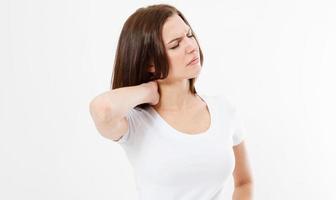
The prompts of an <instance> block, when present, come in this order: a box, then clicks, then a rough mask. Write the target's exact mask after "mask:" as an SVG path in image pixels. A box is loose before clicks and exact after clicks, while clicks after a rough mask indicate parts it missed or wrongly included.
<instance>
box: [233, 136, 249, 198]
mask: <svg viewBox="0 0 336 200" xmlns="http://www.w3.org/2000/svg"><path fill="white" fill-rule="evenodd" d="M233 151H234V155H235V160H236V165H235V169H234V171H233V178H234V192H233V196H232V199H233V200H252V199H253V189H254V188H253V178H252V171H251V167H250V164H249V158H248V154H247V149H246V147H245V143H244V141H243V142H241V143H240V144H238V145H236V146H233Z"/></svg>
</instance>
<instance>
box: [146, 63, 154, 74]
mask: <svg viewBox="0 0 336 200" xmlns="http://www.w3.org/2000/svg"><path fill="white" fill-rule="evenodd" d="M147 70H148V72H151V73H154V72H155V66H154V65H153V64H150V65H149V66H148V68H147Z"/></svg>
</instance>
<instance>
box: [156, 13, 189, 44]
mask: <svg viewBox="0 0 336 200" xmlns="http://www.w3.org/2000/svg"><path fill="white" fill-rule="evenodd" d="M189 29H190V27H189V26H188V25H187V24H186V23H185V22H184V21H183V19H182V18H181V17H180V16H178V15H173V16H171V17H169V18H168V19H167V21H166V22H165V24H164V25H163V28H162V38H163V40H164V42H165V43H168V42H169V41H170V40H173V39H174V38H176V37H180V36H183V35H184V34H185V33H187V32H188V31H189Z"/></svg>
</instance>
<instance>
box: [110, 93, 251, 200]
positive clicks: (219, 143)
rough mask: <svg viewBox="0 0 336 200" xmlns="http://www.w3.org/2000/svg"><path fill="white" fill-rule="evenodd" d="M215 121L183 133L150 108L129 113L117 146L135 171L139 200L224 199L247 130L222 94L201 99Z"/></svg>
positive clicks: (134, 109) (136, 109)
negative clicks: (237, 148) (196, 131)
mask: <svg viewBox="0 0 336 200" xmlns="http://www.w3.org/2000/svg"><path fill="white" fill-rule="evenodd" d="M199 96H200V97H201V99H202V100H203V101H204V102H205V103H206V104H207V107H208V110H209V112H210V116H211V125H210V128H209V129H208V130H207V131H205V132H203V133H199V134H194V135H191V134H187V133H183V132H179V131H178V130H176V129H174V128H173V127H172V126H170V125H169V124H168V123H167V122H166V121H165V120H164V119H163V118H162V117H161V116H160V115H159V114H158V113H157V112H156V111H155V110H154V108H152V107H149V108H148V109H141V108H139V109H138V108H133V109H131V110H130V111H129V113H128V114H127V116H126V117H127V118H128V121H129V131H128V132H127V133H126V134H125V135H124V136H123V137H122V138H121V139H119V140H118V141H116V142H117V143H119V144H120V145H121V146H122V147H123V149H124V150H125V152H126V154H127V157H128V160H129V161H130V164H131V165H132V166H133V169H134V175H135V182H136V186H137V191H138V197H139V200H224V199H226V198H224V197H227V194H225V192H224V189H225V187H226V183H227V180H228V179H229V178H230V176H232V172H233V170H234V167H235V158H234V153H233V149H232V146H234V145H237V144H239V143H240V142H241V141H242V140H243V138H244V134H245V131H244V126H243V123H242V121H241V120H240V117H239V114H238V113H237V110H236V108H235V106H233V104H231V103H230V102H229V101H228V99H227V98H225V97H224V96H223V95H217V96H204V95H199Z"/></svg>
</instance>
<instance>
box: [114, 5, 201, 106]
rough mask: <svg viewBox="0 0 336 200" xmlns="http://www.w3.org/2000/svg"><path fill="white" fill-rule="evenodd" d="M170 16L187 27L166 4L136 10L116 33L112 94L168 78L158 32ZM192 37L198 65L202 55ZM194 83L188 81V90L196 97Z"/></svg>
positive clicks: (160, 33)
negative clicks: (197, 51) (197, 53)
mask: <svg viewBox="0 0 336 200" xmlns="http://www.w3.org/2000/svg"><path fill="white" fill-rule="evenodd" d="M174 14H177V15H178V16H180V17H181V18H182V20H183V21H184V22H185V23H186V24H187V25H188V26H190V24H189V22H188V21H187V19H186V18H185V17H184V15H183V14H182V13H181V12H180V11H179V10H177V9H176V8H175V7H173V6H171V5H167V4H157V5H150V6H147V7H143V8H139V9H137V10H136V11H135V12H134V13H133V14H132V15H131V16H129V17H128V19H127V20H126V22H125V23H124V26H123V28H122V31H121V33H120V36H119V41H118V46H117V50H116V54H115V60H114V71H113V73H112V78H111V89H112V90H113V89H117V88H121V87H127V86H136V85H140V84H142V83H146V82H149V81H152V80H157V79H164V78H166V77H167V76H168V72H169V61H168V56H167V53H166V50H165V47H164V42H163V39H162V28H163V25H164V23H165V22H166V20H167V18H169V17H170V16H172V15H174ZM190 28H191V26H190ZM191 31H192V29H191ZM192 32H193V31H192ZM193 35H194V37H195V40H196V42H197V44H198V46H199V52H200V61H201V65H202V64H203V53H202V50H201V48H200V45H199V42H198V40H197V38H196V35H195V33H194V32H193ZM151 63H152V64H154V66H155V72H154V73H152V72H149V71H148V68H149V66H150V64H151ZM195 81H196V80H195V78H192V79H189V86H190V87H189V89H190V91H191V93H193V94H195V93H197V92H196V89H195V86H194V84H195ZM145 106H147V105H145V104H142V105H139V107H141V108H144V107H145Z"/></svg>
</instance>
